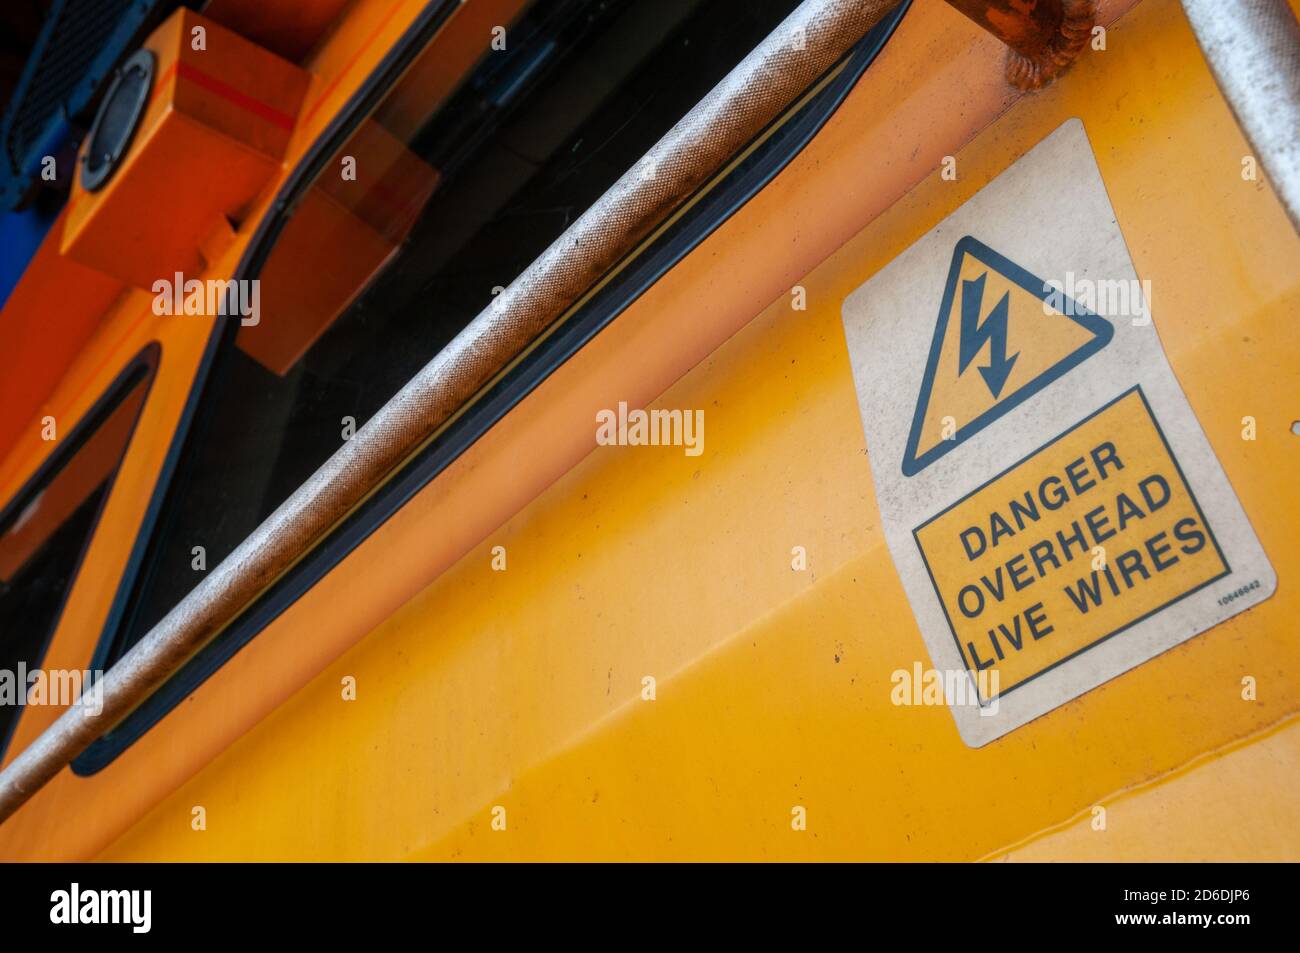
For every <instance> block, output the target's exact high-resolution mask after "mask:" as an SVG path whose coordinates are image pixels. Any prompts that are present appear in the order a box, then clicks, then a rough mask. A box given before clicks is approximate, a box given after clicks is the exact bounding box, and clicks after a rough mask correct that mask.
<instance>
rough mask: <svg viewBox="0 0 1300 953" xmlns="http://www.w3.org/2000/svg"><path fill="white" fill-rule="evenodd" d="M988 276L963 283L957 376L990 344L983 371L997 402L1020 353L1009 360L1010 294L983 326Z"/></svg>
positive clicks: (1008, 293) (991, 313)
mask: <svg viewBox="0 0 1300 953" xmlns="http://www.w3.org/2000/svg"><path fill="white" fill-rule="evenodd" d="M987 277H988V272H985V273H984V274H982V275H980V276H979V277H978V278H976V279H975V280H974V281H965V280H963V281H962V283H961V339H960V341H959V342H958V348H957V351H958V354H957V376H958V377H960V376H961V375H962V374H965V373H966V368H967V367H969V366H970V363H971V361H973V360H975V357H976V355H978V354H979V352H980V350H981V349H982V348H983V347H984V342H985V341H987V342H988V343H989V363H988V364H987V365H985V366H984V367H981V368H979V372H980V376H981V377H983V378H984V384H985V386H987V387H988V389H989V393H991V394H992V395H993V399H994V400H997V398H998V395H999V394H1001V393H1002V388H1003V387H1004V386H1005V385H1006V383H1007V378H1008V377H1009V376H1010V374H1011V368H1012V367H1014V366H1015V363H1016V358H1018V357H1019V356H1020V352H1019V351H1017V352H1016V353H1015V354H1012V355H1011V356H1010V357H1007V314H1008V306H1009V304H1010V299H1011V293H1010V292H1007V293H1006V294H1004V295H1002V300H1001V301H999V302H998V303H997V304H996V305H994V307H993V310H992V311H990V312H989V316H988V317H987V318H985V319H984V323H983V324H981V323H980V311H981V310H983V305H984V279H985V278H987Z"/></svg>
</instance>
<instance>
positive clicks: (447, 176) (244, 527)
mask: <svg viewBox="0 0 1300 953" xmlns="http://www.w3.org/2000/svg"><path fill="white" fill-rule="evenodd" d="M796 5H797V2H796V0H552V2H545V0H540V2H538V3H536V4H534V5H533V6H532V7H531V8H529V10H528V11H527V12H526V13H525V14H524V15H523V16H522V17H521V19H520V20H519V21H518V22H516V23H514V24H511V25H510V26H509V28H508V30H507V34H506V44H505V49H504V50H497V51H487V45H488V42H489V41H490V39H491V37H488V36H485V37H483V47H484V50H485V52H484V54H483V55H482V58H481V59H480V61H479V64H478V65H477V66H476V67H475V68H474V70H472V71H471V73H470V75H469V76H468V78H467V79H466V80H465V81H464V82H463V83H461V85H460V86H459V88H458V89H456V90H455V91H454V93H452V94H451V95H450V96H440V95H438V94H437V92H436V91H431V90H433V89H434V87H433V83H434V79H433V78H432V77H433V76H435V75H436V73H437V70H436V69H431V68H430V67H431V66H436V61H437V57H438V55H439V54H437V53H430V54H428V55H427V56H426V57H425V58H423V59H417V61H416V62H415V63H414V64H413V65H412V67H411V68H410V69H409V70H408V71H407V72H406V74H405V75H404V77H403V79H402V80H401V81H400V82H399V83H398V84H397V85H396V86H395V87H394V88H393V90H392V91H391V92H390V93H389V94H388V95H387V96H386V98H385V99H384V100H383V101H382V103H381V104H380V105H379V106H378V108H377V109H376V110H375V111H374V112H373V113H372V114H371V116H370V117H369V118H367V119H365V120H363V121H362V123H361V125H360V127H359V128H358V129H357V131H356V133H355V134H354V135H353V136H352V137H351V139H350V140H349V141H348V142H347V144H346V145H345V146H343V147H342V148H341V149H339V150H338V152H337V154H335V155H334V156H333V157H332V158H331V159H330V161H328V162H327V163H325V165H324V166H323V169H322V172H321V174H320V175H319V177H318V178H317V179H316V180H315V182H314V183H313V185H312V186H311V187H310V188H309V189H308V190H307V191H306V192H305V193H304V194H303V195H302V196H301V198H300V199H299V201H298V202H297V203H296V205H295V207H294V211H293V214H292V217H291V218H290V219H289V221H288V222H287V224H286V225H285V227H284V230H283V231H282V232H281V233H280V235H279V237H278V239H277V241H276V244H275V246H274V248H273V250H272V252H271V254H270V256H269V257H268V258H267V260H266V261H265V264H264V265H263V267H262V269H261V272H260V278H261V288H260V295H261V304H260V311H261V315H260V323H259V324H258V325H256V326H255V327H242V328H238V329H237V332H236V329H234V328H232V329H231V334H232V340H231V341H229V342H227V343H226V345H225V346H224V347H223V349H222V351H221V353H220V355H219V357H218V360H217V363H216V364H215V366H214V368H213V371H212V375H211V378H210V380H209V383H208V385H207V388H206V390H205V392H204V396H203V398H202V403H201V405H200V409H199V412H198V413H197V415H196V417H195V426H194V430H193V432H192V434H191V436H190V438H189V440H188V441H187V443H186V453H185V455H184V459H183V463H182V466H181V469H180V471H179V472H178V476H177V480H176V483H175V484H174V487H173V490H172V492H171V494H170V495H169V498H168V501H167V505H166V506H165V507H164V512H163V516H162V519H161V521H160V523H159V527H158V530H157V532H156V533H155V536H154V538H153V540H152V541H151V544H150V551H149V553H148V557H147V560H146V570H145V572H144V574H143V575H142V577H141V582H140V585H139V586H138V588H137V589H136V591H135V592H134V593H133V594H132V597H131V599H130V601H129V603H128V605H127V611H126V614H125V623H124V625H123V626H122V627H121V628H120V629H119V630H118V631H117V632H115V633H111V643H110V644H109V645H108V646H107V647H106V649H107V651H106V654H107V656H108V658H107V659H106V661H109V662H111V660H112V659H114V658H116V657H118V656H119V655H120V654H121V653H122V652H123V651H124V650H125V649H126V648H127V647H129V645H131V644H132V643H134V642H135V641H136V640H137V639H139V638H140V637H141V636H142V635H143V634H144V633H146V632H147V631H148V630H149V629H150V628H151V627H152V626H153V625H154V624H155V623H156V622H157V621H158V620H160V619H161V618H162V617H163V616H164V615H165V614H166V613H167V612H168V611H169V610H170V609H171V608H172V607H173V606H174V605H175V604H176V603H177V602H178V601H179V600H180V599H181V598H182V597H183V596H184V595H185V594H186V593H187V592H188V591H189V590H190V589H191V588H193V586H194V585H195V584H196V583H197V582H198V576H197V575H196V573H195V572H194V571H193V570H192V568H191V558H192V557H191V550H192V547H194V546H200V545H201V546H203V547H205V550H206V554H207V564H208V566H209V567H211V566H215V565H216V564H217V563H218V562H219V561H220V560H221V559H222V558H224V557H225V556H226V555H227V554H228V553H229V552H230V550H231V549H232V548H234V547H235V546H236V545H238V544H239V543H240V542H241V541H242V540H243V539H244V538H245V537H246V536H247V535H248V534H249V532H251V531H252V530H253V529H254V528H255V527H256V526H257V525H258V524H259V523H260V522H261V521H262V520H263V519H265V517H266V516H268V515H269V514H270V513H271V512H272V511H273V510H274V509H275V507H276V506H278V505H279V504H280V503H281V502H283V501H284V499H285V498H286V497H287V496H288V495H289V494H290V493H292V492H293V491H294V490H295V489H296V488H297V487H298V486H299V485H300V484H301V483H302V482H303V481H304V480H305V479H306V478H307V477H309V476H310V475H311V474H312V473H313V472H314V471H315V470H316V468H317V467H318V466H320V464H321V463H322V462H324V460H325V459H326V458H327V457H328V456H329V455H330V454H331V453H333V452H334V451H335V450H336V449H337V448H338V447H339V445H340V443H341V440H342V439H343V431H344V428H345V427H346V426H347V420H348V419H351V420H353V421H355V425H356V426H357V427H359V426H361V425H362V424H363V423H364V422H365V420H366V419H367V418H368V417H369V416H370V415H371V414H373V413H374V412H375V411H376V410H377V409H378V408H379V407H381V406H382V405H383V403H384V402H385V401H386V400H387V399H388V398H389V397H391V396H392V394H393V393H394V392H395V391H397V390H398V389H399V388H400V387H401V386H402V385H403V384H404V383H405V382H406V381H407V380H408V379H409V378H410V377H411V376H412V375H413V374H414V373H415V372H416V371H417V370H418V369H419V368H420V367H421V366H423V365H424V364H425V363H426V362H427V361H428V360H430V359H431V358H432V357H433V356H434V355H435V354H436V353H437V352H438V351H439V349H441V348H442V347H443V345H445V344H446V343H447V342H448V341H449V340H450V339H451V338H452V337H453V336H454V335H455V334H456V332H458V331H459V330H460V329H461V328H462V327H463V326H464V325H465V324H466V323H468V322H469V320H470V319H472V318H473V317H474V316H475V315H476V314H477V313H478V312H479V311H480V310H481V309H482V308H484V307H485V306H486V305H487V304H488V303H490V301H491V297H492V293H493V288H494V287H495V286H503V285H506V284H508V283H509V282H510V281H511V280H512V279H513V278H514V277H515V276H516V275H517V274H518V273H519V272H520V271H522V270H523V269H524V268H525V267H526V266H527V265H528V264H529V263H530V262H531V261H532V260H533V258H535V257H536V256H537V255H538V254H539V253H540V252H541V251H543V250H544V249H545V248H546V247H547V245H549V244H550V243H551V242H552V241H553V240H554V239H555V238H556V237H558V236H559V234H560V233H561V232H562V231H563V230H564V228H565V227H566V225H567V224H568V223H569V222H571V221H572V220H573V219H574V218H575V217H576V216H577V215H579V214H580V213H581V212H582V211H583V210H585V209H586V208H587V207H588V206H589V205H590V204H591V203H592V202H593V201H594V200H595V199H596V198H597V197H599V196H600V195H601V193H603V192H604V191H605V189H606V188H608V187H609V186H610V185H611V184H612V183H613V182H614V181H615V179H617V178H618V176H620V175H621V174H622V173H623V172H624V171H626V170H627V169H628V168H630V167H632V166H633V165H634V164H635V163H636V161H637V160H638V159H639V158H640V157H641V156H642V155H643V154H644V153H645V151H646V150H647V149H649V147H650V146H652V145H653V144H654V143H655V142H656V141H657V140H658V139H659V138H660V137H661V136H662V135H663V134H664V133H665V132H667V131H668V129H669V128H671V126H672V125H673V124H674V123H675V122H676V121H677V120H678V119H680V118H681V116H682V115H684V114H685V113H686V112H687V111H688V110H689V109H690V108H691V107H692V106H693V105H694V104H695V103H696V102H698V101H699V100H700V99H701V98H702V97H703V96H704V95H705V94H706V93H707V92H708V91H709V90H710V89H711V88H712V87H713V86H714V85H715V84H716V83H717V82H718V81H719V80H720V79H721V78H722V77H723V76H724V75H726V73H727V72H728V71H729V70H730V69H731V68H732V67H733V66H734V65H735V64H736V63H737V62H739V61H740V59H742V58H743V57H744V56H745V55H746V54H747V53H749V51H750V50H752V49H753V47H754V46H756V45H757V44H758V43H759V42H760V41H761V40H762V39H763V38H764V37H765V36H766V35H767V34H768V33H770V32H771V31H772V29H773V28H775V26H776V25H777V24H778V23H779V22H780V21H781V20H782V19H784V17H785V16H786V15H788V14H789V12H790V11H791V10H792V9H793V8H794V7H795V6H796ZM435 44H436V41H435ZM435 107H436V108H435ZM349 159H351V160H355V161H354V166H353V168H355V172H356V177H355V179H349V178H347V177H346V176H345V175H344V174H343V170H345V169H347V168H348V160H349Z"/></svg>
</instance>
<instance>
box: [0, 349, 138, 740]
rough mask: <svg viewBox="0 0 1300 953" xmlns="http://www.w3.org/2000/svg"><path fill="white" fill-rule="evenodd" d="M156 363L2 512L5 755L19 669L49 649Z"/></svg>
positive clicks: (126, 380) (36, 662) (72, 437)
mask: <svg viewBox="0 0 1300 953" xmlns="http://www.w3.org/2000/svg"><path fill="white" fill-rule="evenodd" d="M156 362H157V349H156V348H153V349H151V350H150V351H148V352H146V354H145V355H142V356H141V358H139V359H138V360H137V361H135V362H134V363H133V365H132V367H131V368H130V369H129V370H128V371H127V372H126V374H125V375H124V376H123V377H122V379H120V380H119V381H118V382H117V383H116V384H115V385H114V387H113V388H111V389H110V391H109V393H108V394H107V395H106V397H105V398H104V399H103V400H102V401H100V403H99V405H98V406H97V407H95V408H94V409H93V410H91V412H90V413H89V414H88V415H87V417H86V419H85V420H84V421H83V422H82V423H81V424H80V425H78V426H77V427H76V428H74V429H73V430H72V432H71V433H69V434H68V435H67V436H66V437H64V438H63V441H62V446H61V447H60V448H59V449H58V450H56V451H55V452H54V454H53V456H52V457H51V458H50V460H49V462H48V463H47V464H46V465H45V466H44V467H43V468H42V470H41V471H40V472H38V473H37V474H36V476H35V477H34V478H33V479H32V480H31V481H30V482H29V483H28V485H27V486H26V487H24V489H23V490H22V492H20V493H19V494H18V495H17V497H16V498H15V499H14V500H13V501H12V502H11V503H10V504H9V505H8V506H7V507H5V509H4V510H3V511H2V512H0V679H6V680H7V681H8V684H6V685H4V686H3V687H0V754H3V752H4V749H5V746H6V745H7V743H8V740H9V738H10V736H11V735H12V733H13V729H14V726H15V725H16V724H17V722H18V718H19V716H20V715H21V714H22V707H21V705H19V704H17V703H16V702H17V700H18V699H19V698H20V697H25V688H26V685H24V684H22V682H24V681H26V680H25V679H20V678H19V675H18V673H19V672H21V671H24V670H25V671H26V672H29V673H30V672H32V671H34V670H35V669H37V668H38V667H39V666H40V665H41V662H42V660H43V658H44V656H45V650H46V648H47V646H48V644H49V640H50V637H51V636H52V635H53V634H54V627H55V625H56V624H57V623H58V620H59V616H60V614H61V613H62V610H63V605H64V602H65V600H66V597H67V594H68V591H69V589H70V588H71V587H72V582H73V580H74V579H75V578H76V575H77V570H78V568H79V566H80V564H81V558H82V555H83V554H84V552H85V549H86V546H87V545H88V544H89V542H90V537H91V534H92V533H93V532H94V527H95V523H96V522H97V520H98V518H99V513H100V510H101V509H102V507H103V504H104V500H105V499H106V498H107V497H108V492H109V489H110V488H111V487H112V484H113V478H114V477H115V476H116V474H117V470H118V466H119V465H120V464H121V461H122V457H123V455H124V454H125V452H126V447H127V444H128V443H129V442H130V440H131V433H132V431H133V430H134V429H135V423H136V420H137V419H138V418H139V416H140V410H141V408H142V407H143V406H144V400H145V396H146V394H147V393H148V390H149V382H150V380H151V379H152V376H153V368H154V366H155V365H156ZM56 433H57V431H56ZM86 663H87V664H88V663H89V659H87V660H86ZM11 690H12V691H14V692H15V698H14V699H10V698H9V697H8V693H9V692H10V691H11ZM18 693H21V694H18Z"/></svg>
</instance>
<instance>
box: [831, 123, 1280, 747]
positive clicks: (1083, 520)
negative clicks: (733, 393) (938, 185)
mask: <svg viewBox="0 0 1300 953" xmlns="http://www.w3.org/2000/svg"><path fill="white" fill-rule="evenodd" d="M1063 223H1068V226H1065V225H1064V224H1063ZM1150 298H1151V293H1150V286H1149V285H1143V284H1142V283H1141V282H1139V281H1138V279H1137V275H1136V273H1135V271H1134V268H1133V264H1132V261H1131V260H1130V259H1129V256H1128V252H1127V249H1126V247H1125V245H1124V241H1123V237H1122V235H1121V234H1120V231H1119V228H1118V225H1117V223H1116V220H1115V216H1114V214H1113V212H1112V210H1111V207H1110V203H1109V200H1108V199H1107V196H1106V192H1105V188H1104V186H1103V184H1102V181H1101V176H1100V172H1099V170H1098V168H1097V165H1096V161H1095V159H1094V158H1093V153H1092V150H1091V148H1090V146H1089V144H1088V140H1087V137H1086V135H1085V134H1084V131H1083V126H1082V123H1080V122H1079V121H1078V120H1071V121H1070V122H1068V123H1066V124H1065V125H1064V126H1062V127H1061V128H1060V129H1058V130H1057V131H1056V132H1054V133H1053V134H1052V135H1051V136H1049V137H1048V138H1047V139H1046V140H1044V141H1043V142H1042V143H1040V144H1039V145H1038V146H1037V147H1036V148H1035V149H1033V150H1032V151H1031V152H1030V153H1029V154H1027V155H1026V156H1024V157H1023V158H1022V159H1021V160H1019V161H1018V162H1017V163H1015V164H1014V165H1013V166H1012V167H1011V168H1010V169H1008V170H1007V171H1006V172H1004V173H1003V174H1002V175H1001V176H999V177H998V178H997V179H995V180H994V181H993V182H992V183H990V184H989V185H988V186H987V187H986V188H985V189H984V190H983V191H981V192H980V193H979V194H978V195H976V196H975V197H974V198H973V199H971V200H970V201H969V202H967V203H966V204H965V205H964V206H962V207H961V208H960V209H958V210H957V211H956V212H954V213H953V214H952V215H951V216H949V217H948V218H947V219H946V220H945V221H944V222H942V223H941V224H940V225H939V226H938V227H937V228H935V229H934V230H933V231H932V232H930V233H929V234H928V235H927V236H926V237H924V238H923V239H921V240H920V241H919V242H917V243H916V244H915V245H913V246H912V247H911V248H910V249H908V250H907V251H906V252H904V253H903V254H902V255H900V256H899V257H898V258H897V259H895V260H894V261H893V262H891V263H890V265H888V266H887V267H886V268H884V269H883V270H882V271H880V272H879V273H878V274H877V275H876V276H874V277H873V278H871V279H870V280H869V281H867V283H866V284H864V285H863V286H862V287H860V288H859V289H858V290H856V291H855V292H854V293H853V294H852V295H850V296H849V298H848V299H847V300H846V301H845V303H844V309H843V316H844V326H845V334H846V337H847V340H848V345H849V353H850V358H851V361H852V363H853V371H854V379H855V382H856V385H857V390H858V399H859V404H860V408H861V411H862V420H863V426H864V430H865V432H866V438H867V450H868V455H869V458H870V461H871V468H872V475H873V478H874V480H875V483H876V490H877V498H878V500H879V504H880V510H881V517H882V520H883V523H884V528H885V533H886V538H887V540H888V543H889V547H890V552H891V555H892V556H893V558H894V562H895V564H896V565H897V567H898V569H899V573H900V575H901V577H902V579H903V583H904V586H905V588H906V590H907V594H908V598H909V600H910V602H911V604H912V608H913V611H914V612H915V614H916V618H917V621H918V623H919V624H920V626H921V631H922V634H923V636H924V637H925V641H926V645H927V647H928V649H929V651H930V653H931V656H932V661H933V662H934V664H935V667H936V668H938V669H940V670H941V671H944V672H946V673H949V674H957V675H958V677H959V678H962V677H966V678H968V679H969V685H970V687H971V691H969V692H968V693H957V694H956V695H954V694H953V693H950V694H949V697H948V701H949V705H950V707H951V709H952V711H953V714H954V717H955V718H956V721H957V726H958V730H959V731H960V733H961V735H962V737H963V739H964V740H965V741H966V742H967V743H968V744H970V745H972V746H979V745H982V744H985V743H987V742H988V741H991V740H993V739H995V738H997V737H999V736H1001V735H1002V734H1005V733H1006V732H1008V731H1010V730H1012V729H1014V728H1016V727H1019V726H1020V725H1023V724H1024V723H1026V722H1027V721H1030V720H1031V719H1033V718H1036V717H1038V716H1039V715H1042V714H1044V713H1046V712H1048V711H1050V710H1051V709H1053V708H1055V707H1057V706H1059V705H1061V704H1064V703H1065V702H1067V701H1069V700H1071V699H1073V698H1075V697H1077V696H1078V695H1080V694H1082V693H1083V692H1085V691H1087V690H1088V689H1090V688H1093V687H1095V686H1097V685H1099V684H1101V683H1102V682H1105V681H1107V680H1108V679H1110V678H1113V677H1115V676H1116V675H1119V674H1121V673H1122V672H1124V671H1126V670H1128V669H1130V668H1132V667H1134V666H1135V665H1139V664H1141V663H1142V662H1144V661H1146V660H1148V659H1150V658H1152V657H1153V656H1155V655H1157V654H1159V653H1160V652H1163V651H1165V650H1167V649H1169V648H1171V647H1173V646H1174V645H1177V644H1178V643H1179V642H1182V641H1184V640H1186V639H1188V638H1191V637H1192V636H1194V635H1196V634H1198V633H1200V632H1203V631H1205V630H1206V629H1208V628H1210V627H1212V626H1214V625H1216V624H1217V623H1219V622H1221V621H1223V620H1224V619H1226V618H1228V617H1230V616H1232V615H1235V614H1237V613H1239V612H1241V611H1243V610H1245V609H1248V608H1250V607H1251V606H1252V605H1255V604H1257V603H1258V602H1260V601H1262V600H1264V599H1266V598H1268V596H1270V595H1271V594H1272V593H1273V590H1274V589H1275V587H1276V579H1275V576H1274V574H1273V571H1272V568H1271V566H1270V565H1269V563H1268V560H1267V558H1266V556H1265V554H1264V552H1263V550H1262V549H1261V547H1260V545H1259V541H1258V539H1257V538H1256V536H1255V534H1254V532H1253V530H1252V529H1251V527H1250V524H1249V522H1248V520H1247V518H1246V515H1245V513H1244V512H1243V511H1242V508H1241V505H1240V503H1239V501H1238V500H1237V498H1236V496H1235V495H1234V494H1233V492H1232V488H1231V486H1230V485H1229V484H1228V481H1227V478H1226V476H1225V474H1224V473H1223V470H1222V467H1221V466H1220V465H1219V462H1218V460H1217V459H1216V458H1215V456H1214V453H1213V451H1212V449H1211V448H1210V446H1209V443H1208V441H1207V440H1206V438H1205V435H1204V433H1203V432H1202V431H1201V429H1200V425H1199V424H1198V422H1197V420H1196V418H1195V416H1194V414H1193V413H1192V410H1191V408H1190V406H1189V405H1188V403H1187V399H1186V397H1185V396H1184V395H1183V393H1182V390H1181V388H1180V387H1179V386H1178V382H1177V380H1176V379H1175V377H1174V375H1173V372H1172V370H1171V369H1170V367H1169V364H1168V362H1167V360H1166V359H1165V356H1164V351H1163V349H1162V348H1161V346H1160V341H1159V338H1158V336H1157V334H1156V327H1155V324H1154V322H1153V321H1152V316H1151V312H1150ZM936 308H937V314H936V311H935V309H936ZM1229 593H1233V594H1235V595H1236V597H1235V598H1232V599H1228V598H1225V596H1226V595H1227V594H1229ZM952 683H953V680H952V679H951V678H950V677H946V678H945V679H944V684H945V685H951V684H952ZM959 695H960V696H961V697H958V696H959Z"/></svg>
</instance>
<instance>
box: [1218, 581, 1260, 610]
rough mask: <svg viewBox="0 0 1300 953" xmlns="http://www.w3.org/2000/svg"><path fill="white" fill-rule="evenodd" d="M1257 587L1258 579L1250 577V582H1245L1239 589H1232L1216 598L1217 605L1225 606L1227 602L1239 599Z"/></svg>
mask: <svg viewBox="0 0 1300 953" xmlns="http://www.w3.org/2000/svg"><path fill="white" fill-rule="evenodd" d="M1259 587H1260V581H1259V580H1258V579H1252V580H1251V581H1250V582H1248V583H1246V584H1245V585H1244V586H1242V587H1241V588H1240V589H1234V590H1232V592H1230V593H1228V594H1227V595H1226V596H1221V597H1220V598H1219V600H1218V602H1219V605H1221V606H1226V605H1227V604H1228V603H1229V602H1232V601H1234V600H1236V599H1240V598H1241V597H1242V596H1244V595H1246V594H1247V593H1250V592H1252V591H1254V590H1255V589H1258V588H1259Z"/></svg>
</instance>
